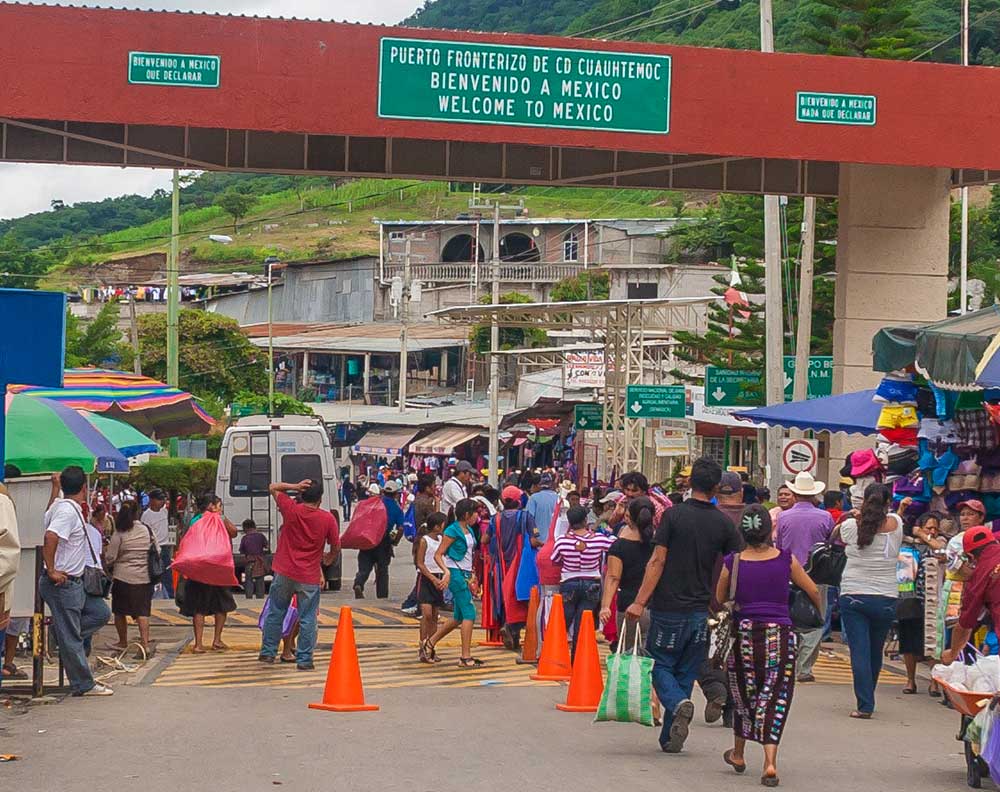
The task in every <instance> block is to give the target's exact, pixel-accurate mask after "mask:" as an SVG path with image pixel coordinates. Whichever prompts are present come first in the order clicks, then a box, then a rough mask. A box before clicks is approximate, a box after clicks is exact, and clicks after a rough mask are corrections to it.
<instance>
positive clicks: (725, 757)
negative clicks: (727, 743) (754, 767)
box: [722, 748, 747, 775]
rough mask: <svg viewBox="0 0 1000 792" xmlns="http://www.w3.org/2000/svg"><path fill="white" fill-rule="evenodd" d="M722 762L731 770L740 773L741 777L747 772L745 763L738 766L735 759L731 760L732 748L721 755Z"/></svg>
mask: <svg viewBox="0 0 1000 792" xmlns="http://www.w3.org/2000/svg"><path fill="white" fill-rule="evenodd" d="M722 761H723V762H725V763H726V764H727V765H729V766H730V767H731V768H733V770H735V771H736V772H737V773H740V774H741V775H742V774H743V773H745V772H746V771H747V763H746V761H744V762H743V764H740V763H739V762H737V761H736V760H735V759H733V749H732V748H730V749H729V750H728V751H726V752H725V753H724V754H722Z"/></svg>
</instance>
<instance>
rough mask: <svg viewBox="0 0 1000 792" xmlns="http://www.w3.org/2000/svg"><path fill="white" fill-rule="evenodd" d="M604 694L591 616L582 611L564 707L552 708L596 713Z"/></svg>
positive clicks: (592, 617) (559, 705) (561, 705)
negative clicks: (571, 673)
mask: <svg viewBox="0 0 1000 792" xmlns="http://www.w3.org/2000/svg"><path fill="white" fill-rule="evenodd" d="M602 693H604V679H603V678H602V677H601V656H600V655H599V654H598V653H597V636H596V635H595V634H594V614H593V612H592V611H589V610H587V611H584V612H583V618H582V619H581V620H580V634H579V635H578V636H577V637H576V657H574V658H573V676H572V677H571V678H570V680H569V690H568V691H567V693H566V703H565V704H556V709H561V710H562V711H563V712H597V705H598V704H600V703H601V694H602Z"/></svg>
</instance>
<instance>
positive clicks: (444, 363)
mask: <svg viewBox="0 0 1000 792" xmlns="http://www.w3.org/2000/svg"><path fill="white" fill-rule="evenodd" d="M438 384H439V385H441V386H442V387H445V386H447V385H448V350H447V349H442V350H441V365H440V367H439V368H438Z"/></svg>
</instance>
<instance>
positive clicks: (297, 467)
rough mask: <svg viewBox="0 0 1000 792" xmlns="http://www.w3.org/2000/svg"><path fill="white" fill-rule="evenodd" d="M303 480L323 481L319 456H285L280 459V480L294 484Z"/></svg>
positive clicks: (321, 463) (321, 462)
mask: <svg viewBox="0 0 1000 792" xmlns="http://www.w3.org/2000/svg"><path fill="white" fill-rule="evenodd" d="M304 479H310V480H312V481H320V482H321V481H323V461H322V460H321V459H320V457H319V454H285V455H284V456H282V457H281V480H282V481H286V482H288V483H289V484H295V483H297V482H299V481H303V480H304Z"/></svg>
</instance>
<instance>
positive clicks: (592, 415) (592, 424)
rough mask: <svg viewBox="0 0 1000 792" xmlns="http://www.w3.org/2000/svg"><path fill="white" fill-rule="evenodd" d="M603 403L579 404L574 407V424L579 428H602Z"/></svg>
mask: <svg viewBox="0 0 1000 792" xmlns="http://www.w3.org/2000/svg"><path fill="white" fill-rule="evenodd" d="M603 420H604V405H603V404H577V405H576V406H574V407H573V426H574V427H575V428H577V429H591V430H594V429H601V428H602V427H601V422H602V421H603Z"/></svg>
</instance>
